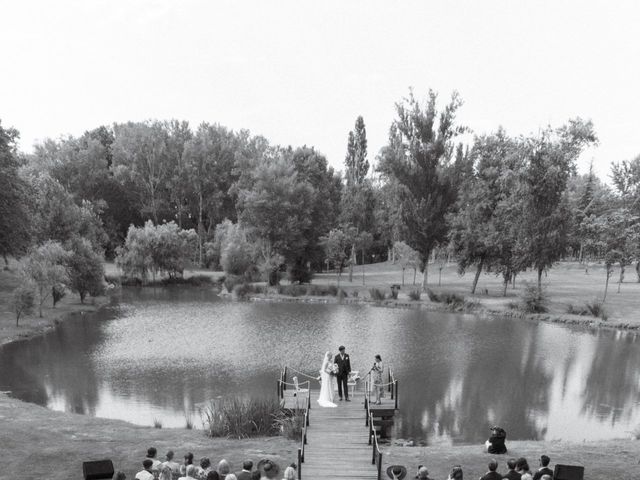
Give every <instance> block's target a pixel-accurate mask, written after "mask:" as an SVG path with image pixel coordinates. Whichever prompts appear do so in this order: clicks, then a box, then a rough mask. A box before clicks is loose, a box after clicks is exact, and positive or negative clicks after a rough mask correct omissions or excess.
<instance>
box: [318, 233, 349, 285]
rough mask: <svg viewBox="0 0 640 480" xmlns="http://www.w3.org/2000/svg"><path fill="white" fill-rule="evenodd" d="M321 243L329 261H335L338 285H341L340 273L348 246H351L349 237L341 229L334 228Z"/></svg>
mask: <svg viewBox="0 0 640 480" xmlns="http://www.w3.org/2000/svg"><path fill="white" fill-rule="evenodd" d="M321 243H322V245H323V247H324V251H325V256H326V259H327V261H329V262H330V263H333V265H334V266H335V269H336V270H337V271H338V286H340V275H341V274H342V269H343V268H344V262H345V260H346V259H347V247H349V246H350V242H349V238H348V237H347V235H346V234H345V233H344V232H343V231H342V230H341V229H338V228H334V229H332V230H331V231H330V232H329V234H328V235H327V236H325V237H322V239H321Z"/></svg>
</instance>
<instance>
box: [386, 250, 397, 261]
mask: <svg viewBox="0 0 640 480" xmlns="http://www.w3.org/2000/svg"><path fill="white" fill-rule="evenodd" d="M387 260H391V263H392V264H394V265H395V263H396V255H395V252H394V251H393V248H387Z"/></svg>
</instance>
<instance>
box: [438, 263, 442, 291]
mask: <svg viewBox="0 0 640 480" xmlns="http://www.w3.org/2000/svg"><path fill="white" fill-rule="evenodd" d="M438 286H439V287H440V286H442V265H440V268H438Z"/></svg>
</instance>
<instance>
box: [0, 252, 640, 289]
mask: <svg viewBox="0 0 640 480" xmlns="http://www.w3.org/2000/svg"><path fill="white" fill-rule="evenodd" d="M2 258H4V269H5V270H9V259H8V258H7V254H6V253H3V254H2ZM638 264H640V262H638ZM637 269H638V267H636V270H637ZM638 281H639V282H640V273H639V274H638Z"/></svg>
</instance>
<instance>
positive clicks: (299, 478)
mask: <svg viewBox="0 0 640 480" xmlns="http://www.w3.org/2000/svg"><path fill="white" fill-rule="evenodd" d="M298 480H302V450H301V449H298Z"/></svg>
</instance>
